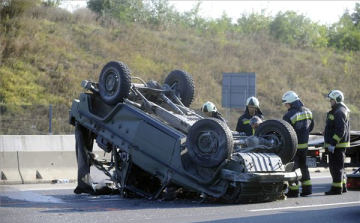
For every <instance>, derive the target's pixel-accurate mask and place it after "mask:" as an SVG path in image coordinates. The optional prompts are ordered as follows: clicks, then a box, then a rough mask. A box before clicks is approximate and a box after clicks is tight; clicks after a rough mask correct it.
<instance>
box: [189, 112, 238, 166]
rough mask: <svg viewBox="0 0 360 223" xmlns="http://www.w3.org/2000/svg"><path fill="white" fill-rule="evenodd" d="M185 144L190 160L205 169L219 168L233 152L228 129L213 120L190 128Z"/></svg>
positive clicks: (210, 119) (220, 122)
mask: <svg viewBox="0 0 360 223" xmlns="http://www.w3.org/2000/svg"><path fill="white" fill-rule="evenodd" d="M186 143H187V148H188V151H189V155H190V157H191V158H192V160H193V161H194V162H195V163H196V164H198V165H200V166H202V167H206V168H212V167H217V166H219V165H220V164H221V163H222V162H223V161H224V160H225V159H227V158H229V157H230V155H231V154H232V153H233V150H234V143H233V137H232V134H231V131H230V129H229V127H228V126H227V125H226V124H225V123H224V122H222V121H220V120H218V119H214V118H206V119H201V120H199V121H197V122H195V124H194V125H193V126H191V127H190V130H189V133H188V137H187V142H186Z"/></svg>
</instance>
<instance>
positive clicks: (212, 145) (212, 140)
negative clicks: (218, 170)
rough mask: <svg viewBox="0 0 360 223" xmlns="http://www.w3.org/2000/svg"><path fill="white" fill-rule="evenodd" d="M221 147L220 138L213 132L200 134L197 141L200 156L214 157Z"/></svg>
mask: <svg viewBox="0 0 360 223" xmlns="http://www.w3.org/2000/svg"><path fill="white" fill-rule="evenodd" d="M218 146H219V140H218V138H217V137H216V136H215V135H214V134H213V133H211V132H201V133H199V135H198V137H197V140H196V148H197V151H196V152H197V153H198V154H200V155H212V154H215V152H216V150H217V147H218Z"/></svg>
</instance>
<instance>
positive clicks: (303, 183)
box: [301, 180, 311, 186]
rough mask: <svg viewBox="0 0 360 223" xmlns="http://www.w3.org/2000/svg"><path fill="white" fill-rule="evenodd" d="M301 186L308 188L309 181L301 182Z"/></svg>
mask: <svg viewBox="0 0 360 223" xmlns="http://www.w3.org/2000/svg"><path fill="white" fill-rule="evenodd" d="M301 185H302V186H309V185H311V180H305V181H302V182H301Z"/></svg>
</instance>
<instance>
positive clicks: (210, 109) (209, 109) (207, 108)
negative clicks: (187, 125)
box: [201, 101, 217, 112]
mask: <svg viewBox="0 0 360 223" xmlns="http://www.w3.org/2000/svg"><path fill="white" fill-rule="evenodd" d="M201 111H202V112H216V111H217V109H216V107H215V105H214V104H213V103H212V102H210V101H208V102H206V103H205V104H203V106H201Z"/></svg>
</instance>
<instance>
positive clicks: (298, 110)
mask: <svg viewBox="0 0 360 223" xmlns="http://www.w3.org/2000/svg"><path fill="white" fill-rule="evenodd" d="M282 103H283V104H284V105H285V107H286V108H287V109H288V110H287V112H286V114H285V115H284V117H283V120H285V121H287V122H288V123H290V125H291V126H292V127H293V128H294V130H295V132H296V135H297V138H298V147H297V151H296V154H295V156H294V158H293V160H292V161H293V162H294V167H293V170H292V171H294V170H296V169H297V168H300V170H301V174H302V178H301V188H302V191H301V193H300V196H307V195H310V194H312V184H311V179H310V173H309V168H308V166H307V164H306V155H307V151H308V141H309V134H310V132H311V131H312V130H313V128H314V120H313V115H312V112H311V111H310V109H308V108H306V107H305V106H304V104H303V103H302V102H301V100H300V97H299V96H298V95H297V94H296V93H295V92H294V91H288V92H286V93H285V94H284V95H283V97H282ZM288 189H289V191H288V193H287V194H286V195H287V196H288V197H298V196H299V181H298V180H297V181H294V182H289V188H288Z"/></svg>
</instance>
